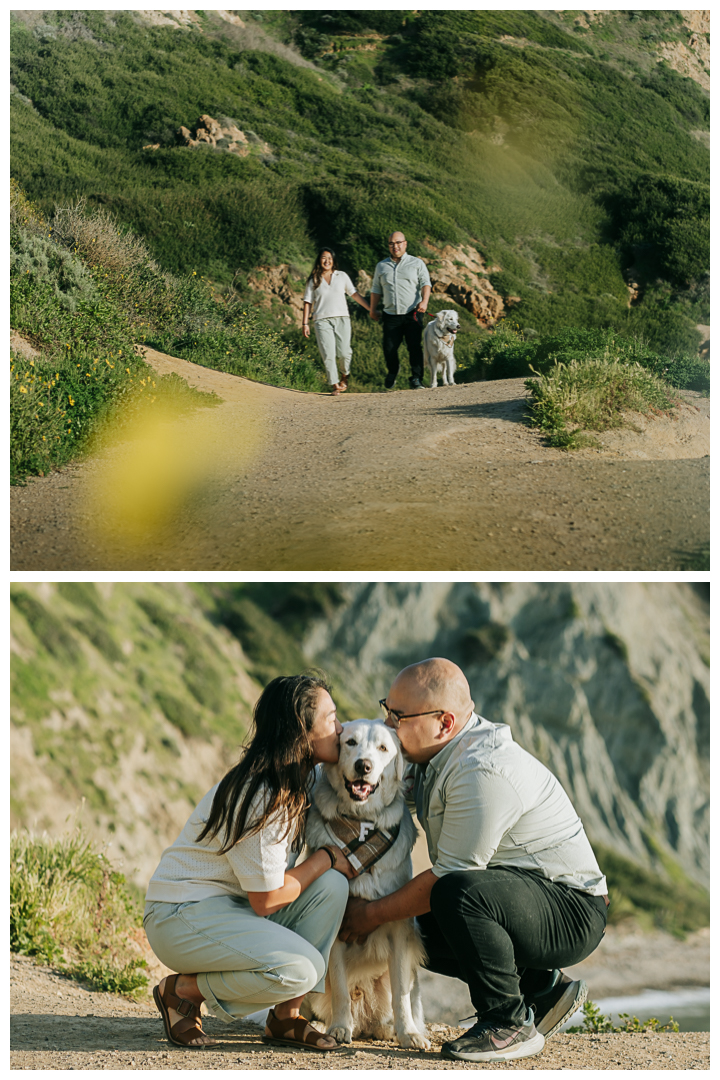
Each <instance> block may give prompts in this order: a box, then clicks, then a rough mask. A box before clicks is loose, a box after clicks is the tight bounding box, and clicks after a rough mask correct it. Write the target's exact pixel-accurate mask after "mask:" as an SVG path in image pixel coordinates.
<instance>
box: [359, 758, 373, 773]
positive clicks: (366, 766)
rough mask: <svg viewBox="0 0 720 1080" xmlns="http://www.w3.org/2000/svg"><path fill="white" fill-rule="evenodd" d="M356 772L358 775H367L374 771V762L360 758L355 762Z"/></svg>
mask: <svg viewBox="0 0 720 1080" xmlns="http://www.w3.org/2000/svg"><path fill="white" fill-rule="evenodd" d="M355 772H356V773H357V774H358V776H367V774H368V773H369V772H372V762H371V761H368V760H367V758H359V759H358V760H357V761H356V762H355Z"/></svg>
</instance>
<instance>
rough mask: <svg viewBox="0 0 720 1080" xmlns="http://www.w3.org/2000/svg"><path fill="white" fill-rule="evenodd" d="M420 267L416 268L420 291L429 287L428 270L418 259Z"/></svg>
mask: <svg viewBox="0 0 720 1080" xmlns="http://www.w3.org/2000/svg"><path fill="white" fill-rule="evenodd" d="M418 262H419V263H420V266H419V267H418V285H419V286H420V288H421V289H422V288H423V287H424V286H425V285H430V283H431V282H430V274H429V273H428V268H427V266H426V265H425V263H424V262H423V261H422V259H418Z"/></svg>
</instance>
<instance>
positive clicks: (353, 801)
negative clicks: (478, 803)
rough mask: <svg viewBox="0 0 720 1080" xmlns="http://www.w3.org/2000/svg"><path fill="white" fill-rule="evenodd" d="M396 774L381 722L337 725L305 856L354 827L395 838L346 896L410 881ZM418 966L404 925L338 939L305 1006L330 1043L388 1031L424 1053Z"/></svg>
mask: <svg viewBox="0 0 720 1080" xmlns="http://www.w3.org/2000/svg"><path fill="white" fill-rule="evenodd" d="M402 775H403V760H402V755H401V753H400V743H399V741H398V738H397V736H396V735H395V733H394V732H393V731H391V730H390V728H388V727H386V726H385V724H383V722H382V721H381V720H354V721H352V722H351V723H349V724H345V726H344V727H343V731H342V735H341V736H340V760H339V761H338V763H337V765H324V766H323V767H322V770H321V772H320V776H319V779H318V782H317V783H316V785H315V787H314V788H313V791H312V796H311V797H312V808H311V810H310V813H309V815H308V824H307V842H308V847H309V848H310V849H311V850H313V851H314V850H316V849H317V848H319V847H322V846H323V844H328V843H335V842H336V840H335V837H336V836H337V830H338V829H340V828H342V827H345V828H349V827H352V824H353V823H354V822H357V825H355V829H356V831H359V838H360V839H361V840H364V839H365V837H366V836H369V835H371V830H376V829H381V830H383V833H385V834H388V833H389V834H392V833H397V838H396V839H395V841H394V843H393V844H392V846H391V847H390V848H389V849H388V850H386V851H385V852H384V854H383V855H382V856H381V857H380V858H379V860H378V861H377V862H375V863H374V865H372V866H371V867H370V869H369V870H366V871H365V872H364V873H362V874H360V875H359V876H358V877H355V878H353V879H352V880H351V881H350V895H351V896H360V897H362V898H363V899H365V900H375V899H376V898H378V897H380V896H386V895H387V894H388V893H391V892H394V891H395V890H396V889H399V888H400V887H401V886H402V885H404V884H405V883H406V882H408V881H409V880H410V878H411V877H412V866H411V862H410V852H411V851H412V847H413V844H414V843H415V840H416V838H417V829H416V828H415V826H414V825H413V821H412V818H411V817H410V812H409V810H408V809H407V807H406V805H405V800H404V798H403V794H402ZM339 815H342V818H340V820H338V819H339ZM343 819H345V822H344V825H343ZM348 820H349V821H350V823H351V824H350V826H348V825H347V821H348ZM376 835H379V834H376ZM423 960H424V952H423V947H422V944H421V942H420V939H419V937H418V935H417V932H416V930H415V925H414V922H413V920H412V919H404V920H402V921H399V922H390V923H386V924H385V925H384V926H380V927H378V928H377V929H376V930H374V931H373V932H372V933H371V934H370V935H369V936H368V938H367V940H366V941H365V943H364V944H363V945H360V944H358V943H357V942H356V943H354V944H352V945H346V944H344V943H343V942H342V941H340V940H339V939H338V940H337V941H336V942H335V944H334V945H333V947H332V950H331V952H330V962H329V965H328V975H327V986H326V989H325V991H324V992H323V993H312V994H308V995H307V996H306V998H305V1002H306V1006H309V1008H310V1009H311V1010H312V1013H313V1017H314V1018H315V1019H317V1020H320V1021H322V1023H324V1024H325V1027H326V1030H327V1033H328V1034H329V1035H332V1036H333V1037H334V1038H335V1039H337V1040H338V1042H341V1043H345V1042H351V1041H352V1037H353V1034H359V1033H360V1032H364V1033H366V1034H368V1035H370V1036H372V1037H373V1038H378V1039H389V1038H392V1034H393V1028H394V1030H395V1033H396V1034H397V1040H398V1042H399V1043H400V1046H403V1047H417V1048H418V1049H423V1050H428V1049H429V1048H430V1043H429V1042H428V1040H427V1039H426V1038H425V1022H424V1019H423V1011H422V1002H421V1000H420V986H419V983H418V975H417V973H418V969H419V968H420V967H421V965H422V963H423ZM393 1020H394V1023H393Z"/></svg>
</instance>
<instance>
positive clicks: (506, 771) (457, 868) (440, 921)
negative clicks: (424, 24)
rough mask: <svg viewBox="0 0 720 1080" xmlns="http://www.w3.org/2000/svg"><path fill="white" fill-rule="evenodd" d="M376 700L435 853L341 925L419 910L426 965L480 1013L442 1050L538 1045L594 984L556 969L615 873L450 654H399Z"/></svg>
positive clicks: (601, 913)
mask: <svg viewBox="0 0 720 1080" xmlns="http://www.w3.org/2000/svg"><path fill="white" fill-rule="evenodd" d="M380 704H381V705H382V707H383V712H384V715H385V723H386V724H387V725H388V726H389V727H391V728H393V729H394V730H395V731H396V732H397V735H398V738H399V739H400V742H401V744H402V749H403V755H404V757H405V759H406V761H407V762H408V763H409V764H410V768H409V770H408V773H407V774H406V779H407V782H408V794H407V798H408V801H409V802H410V803H411V805H413V806H414V808H415V809H416V811H417V816H418V821H419V822H420V824H421V825H422V827H423V829H424V830H425V833H426V835H427V841H428V848H429V851H430V859H431V861H432V864H433V866H432V869H431V870H425V871H424V872H423V873H421V874H418V876H417V877H415V878H413V880H412V881H410V882H408V884H407V885H404V886H403V887H402V888H401V889H398V890H397V891H396V892H394V893H391V894H390V895H389V896H385V897H383V898H381V899H379V900H373V901H371V902H366V901H363V900H359V899H351V900H350V902H349V904H348V908H347V912H346V915H345V920H344V922H343V925H342V928H341V930H340V938H341V939H342V940H343V941H348V942H352V941H355V940H357V939H358V938H360V939H362V938H363V937H364V936H365V935H367V934H369V933H370V932H371V931H372V930H374V929H375V928H376V927H378V926H381V925H382V924H383V923H386V922H392V921H393V920H395V919H407V918H409V917H411V916H416V918H417V923H418V926H419V928H420V930H421V932H422V935H423V939H424V942H425V947H426V950H427V953H428V962H427V967H428V968H429V969H430V970H431V971H436V972H439V973H440V974H441V975H450V976H454V977H455V978H458V979H462V980H463V981H464V982H466V983H467V985H468V988H469V990H470V997H471V999H472V1003H473V1005H474V1007H475V1011H476V1014H477V1023H476V1024H475V1025H474V1027H472V1028H471V1029H470V1030H469V1031H468V1032H467V1033H466V1034H465V1035H463V1036H462V1037H461V1038H459V1039H455V1040H454V1041H453V1042H448V1043H445V1045H444V1046H443V1048H442V1056H443V1057H447V1058H459V1059H460V1060H461V1061H507V1060H509V1059H512V1058H522V1057H530V1056H532V1055H533V1054H538V1053H540V1051H541V1050H542V1048H543V1046H544V1045H545V1038H547V1037H548V1036H549V1035H552V1034H553V1033H554V1032H555V1031H557V1029H558V1028H559V1027H561V1026H562V1024H563V1023H564V1022H565V1020H567V1019H568V1018H569V1017H570V1016H571V1015H572V1014H573V1013H574V1012H575V1011H576V1010H577V1009H578V1008H579V1007H580V1005H581V1004H582V1003H583V1001H584V1000H585V997H586V995H587V987H586V985H585V983H584V982H582V981H575V982H574V981H572V980H571V979H570V978H569V977H568V976H566V975H564V974H563V972H562V971H561V970H560V969H561V968H562V967H563V966H565V965H569V964H577V963H579V962H580V961H581V960H584V959H585V957H586V956H589V955H590V953H591V952H593V951H594V949H596V948H597V946H598V944H599V943H600V941H601V939H602V936H603V934H604V932H605V924H606V921H607V905H608V904H609V900H608V898H607V895H606V894H607V884H606V881H605V878H604V877H603V875H602V873H601V872H600V869H599V868H598V864H597V862H596V859H595V856H594V854H593V851H592V848H591V847H590V844H589V842H588V839H587V837H586V835H585V831H584V829H583V826H582V822H581V821H580V819H579V817H578V816H577V814H576V813H575V810H574V809H573V806H572V804H571V802H570V799H569V798H568V796H567V794H566V793H565V791H564V790H563V788H562V786H561V785H560V783H559V782H558V780H557V779H556V778H555V777H554V776H553V774H552V773H551V772H549V771H548V769H546V768H545V766H544V765H542V764H541V763H540V762H539V761H537V760H536V759H535V758H534V757H533V756H532V755H531V754H529V753H528V752H527V751H526V750H523V749H522V748H521V747H520V746H518V745H517V743H515V742H513V738H512V735H511V733H510V728H509V727H508V726H507V725H506V724H493V723H491V722H490V721H489V720H484V719H483V718H482V717H479V716H477V714H476V713H475V712H474V702H473V701H472V699H471V697H470V687H469V686H468V682H467V679H466V678H465V676H464V674H463V673H462V671H461V670H460V668H459V667H457V665H456V664H453V663H451V662H450V661H449V660H443V659H438V658H435V659H431V660H424V661H423V662H422V663H420V664H413V665H412V666H411V667H407V668H405V669H404V670H403V671H401V672H400V674H399V675H398V676H397V678H396V679H395V682H394V683H393V684H392V686H391V688H390V692H389V693H388V696H387V699H386V700H385V701H382V702H380Z"/></svg>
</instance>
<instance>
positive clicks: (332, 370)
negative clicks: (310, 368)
mask: <svg viewBox="0 0 720 1080" xmlns="http://www.w3.org/2000/svg"><path fill="white" fill-rule="evenodd" d="M313 325H314V326H315V339H316V341H317V344H318V349H319V350H320V356H321V357H322V362H323V364H324V365H325V370H326V372H327V377H328V380H329V382H330V385H331V386H337V384H338V383H339V381H340V380H339V378H338V365H339V366H340V371H341V373H342V374H343V375H347V374H348V373H349V371H350V361H351V360H352V349H351V348H350V335H351V333H352V326H351V323H350V316H349V315H338V316H336V317H335V318H330V319H318V321H317V322H316V323H314V324H313Z"/></svg>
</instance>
